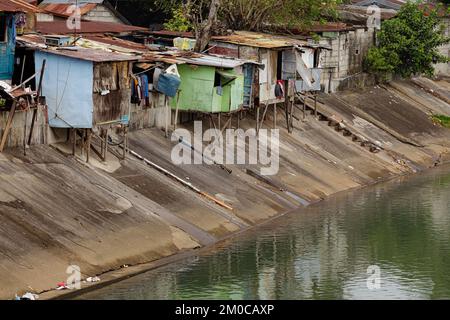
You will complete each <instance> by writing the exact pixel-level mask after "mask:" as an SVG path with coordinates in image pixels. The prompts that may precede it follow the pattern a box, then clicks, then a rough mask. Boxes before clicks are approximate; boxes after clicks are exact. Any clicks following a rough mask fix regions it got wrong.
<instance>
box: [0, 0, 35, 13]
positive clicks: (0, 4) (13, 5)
mask: <svg viewBox="0 0 450 320" xmlns="http://www.w3.org/2000/svg"><path fill="white" fill-rule="evenodd" d="M0 11H3V12H40V10H39V9H38V8H37V7H36V6H34V5H32V4H29V3H28V2H26V1H24V0H1V1H0Z"/></svg>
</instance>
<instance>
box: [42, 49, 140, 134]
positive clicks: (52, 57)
mask: <svg viewBox="0 0 450 320" xmlns="http://www.w3.org/2000/svg"><path fill="white" fill-rule="evenodd" d="M44 60H46V66H45V71H44V78H43V83H42V95H43V96H45V97H46V101H47V105H48V122H49V126H50V127H54V128H83V129H90V128H94V127H96V126H101V125H102V124H105V123H110V122H114V121H116V122H118V123H119V122H120V121H121V119H122V118H123V117H124V116H127V115H128V114H129V101H130V99H131V93H130V76H129V68H130V66H129V64H130V62H131V61H135V60H136V57H135V56H130V55H125V54H120V53H112V52H105V51H102V50H95V49H88V48H79V47H78V48H76V49H74V50H69V49H67V50H55V49H49V48H47V49H38V50H36V52H35V65H36V68H40V67H41V66H42V65H43V62H44Z"/></svg>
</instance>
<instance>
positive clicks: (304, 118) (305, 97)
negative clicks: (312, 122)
mask: <svg viewBox="0 0 450 320" xmlns="http://www.w3.org/2000/svg"><path fill="white" fill-rule="evenodd" d="M306 99H307V95H306V93H305V95H304V97H303V120H306Z"/></svg>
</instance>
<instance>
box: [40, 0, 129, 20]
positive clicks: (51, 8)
mask: <svg viewBox="0 0 450 320" xmlns="http://www.w3.org/2000/svg"><path fill="white" fill-rule="evenodd" d="M75 4H76V1H75V0H44V1H42V2H41V3H40V4H39V8H40V9H42V10H43V11H44V12H45V13H47V14H50V15H52V16H53V19H54V20H65V19H67V18H68V17H69V16H71V14H72V13H73V9H72V8H71V6H73V5H75ZM78 7H79V12H80V15H81V19H82V20H85V21H97V22H113V23H124V24H130V23H129V22H128V20H127V19H126V18H125V17H124V16H122V15H121V14H120V13H119V12H118V11H117V10H116V9H115V8H114V6H112V5H111V4H110V3H109V2H108V1H107V0H79V1H78Z"/></svg>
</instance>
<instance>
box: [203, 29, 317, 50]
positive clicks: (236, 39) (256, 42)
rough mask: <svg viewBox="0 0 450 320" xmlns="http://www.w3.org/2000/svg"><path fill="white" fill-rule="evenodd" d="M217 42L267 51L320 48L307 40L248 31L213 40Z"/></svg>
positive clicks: (217, 37)
mask: <svg viewBox="0 0 450 320" xmlns="http://www.w3.org/2000/svg"><path fill="white" fill-rule="evenodd" d="M212 39H213V40H215V41H220V42H226V43H231V44H237V45H243V46H249V47H257V48H265V49H281V48H289V47H294V46H299V47H318V46H319V45H317V44H315V43H311V42H309V41H307V40H300V39H295V38H290V37H287V36H281V35H273V34H267V33H257V32H248V31H236V32H234V33H233V34H231V35H228V36H216V37H213V38H212Z"/></svg>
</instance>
